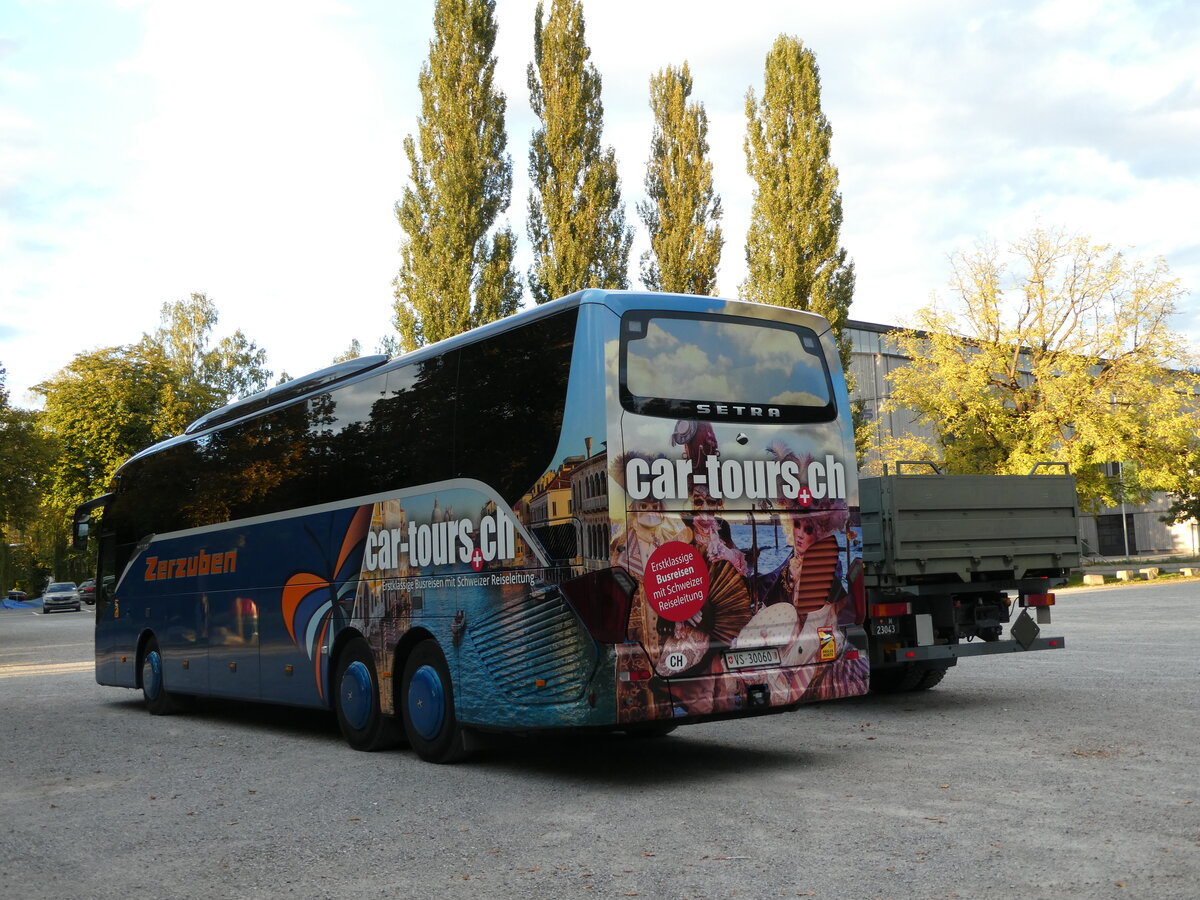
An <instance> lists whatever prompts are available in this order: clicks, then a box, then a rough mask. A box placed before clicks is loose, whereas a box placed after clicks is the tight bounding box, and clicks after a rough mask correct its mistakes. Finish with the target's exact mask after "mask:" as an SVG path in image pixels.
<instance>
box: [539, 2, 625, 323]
mask: <svg viewBox="0 0 1200 900" xmlns="http://www.w3.org/2000/svg"><path fill="white" fill-rule="evenodd" d="M590 56H591V50H590V49H589V48H588V46H587V43H586V42H585V40H584V21H583V4H582V3H581V2H580V0H555V2H554V3H553V5H552V6H551V10H550V16H549V18H548V19H545V20H544V15H543V4H542V3H541V2H539V3H538V6H537V13H536V15H535V17H534V31H533V57H534V61H533V63H531V64H530V65H529V68H528V73H527V74H528V82H529V102H530V105H531V106H532V107H533V111H534V113H535V114H536V115H537V117H538V119H540V120H541V125H540V127H539V128H538V129H537V130H536V131H534V133H533V140H532V143H531V145H530V149H529V177H530V180H531V181H532V182H533V188H532V189H531V190H530V192H529V222H528V229H529V240H530V243H531V244H532V245H533V266H532V268H531V269H530V271H529V289H530V292H531V293H532V294H533V298H534V300H536V301H537V302H538V303H545V302H546V301H547V300H553V299H554V298H556V297H561V296H564V295H565V294H569V293H572V292H574V291H577V290H581V289H582V288H587V287H602V288H625V287H628V286H629V276H628V268H629V248H630V245H631V244H632V243H633V231H632V230H631V229H629V228H627V227H626V225H625V207H624V204H623V203H622V202H621V181H620V179H619V178H618V177H617V159H616V154H615V152H614V151H613V149H612V148H611V147H610V148H608V149H607V150H605V149H602V148H601V146H600V138H601V130H602V128H603V119H604V106H603V104H602V103H601V101H600V75H599V73H598V72H597V71H596V67H595V66H594V65H592V64H591V63H590V62H589V61H588V58H589V57H590Z"/></svg>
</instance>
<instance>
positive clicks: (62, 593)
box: [42, 581, 83, 613]
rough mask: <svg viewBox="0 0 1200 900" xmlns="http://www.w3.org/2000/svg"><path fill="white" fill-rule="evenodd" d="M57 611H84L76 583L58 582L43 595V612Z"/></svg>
mask: <svg viewBox="0 0 1200 900" xmlns="http://www.w3.org/2000/svg"><path fill="white" fill-rule="evenodd" d="M56 609H73V610H75V612H79V611H80V610H81V609H83V604H81V603H80V602H79V589H78V588H77V587H75V582H73V581H56V582H54V583H53V584H51V585H50V587H48V588H46V590H45V591H44V592H43V593H42V612H43V613H48V612H53V611H54V610H56Z"/></svg>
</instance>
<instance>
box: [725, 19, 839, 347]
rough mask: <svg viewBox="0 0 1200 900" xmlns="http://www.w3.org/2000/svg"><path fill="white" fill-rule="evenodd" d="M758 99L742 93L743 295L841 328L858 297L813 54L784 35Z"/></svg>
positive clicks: (773, 51)
mask: <svg viewBox="0 0 1200 900" xmlns="http://www.w3.org/2000/svg"><path fill="white" fill-rule="evenodd" d="M764 74H765V83H764V85H763V94H762V100H761V101H760V100H758V99H756V98H755V94H754V90H753V88H752V89H751V90H750V91H748V92H747V94H746V119H747V120H748V123H749V127H748V129H747V134H746V144H745V147H746V162H747V170H748V171H749V173H750V176H751V177H752V178H753V179H754V182H755V190H754V200H753V208H752V210H751V219H750V228H749V231H748V232H747V234H746V265H747V268H748V272H747V276H746V280H745V281H744V282H743V283H742V296H743V297H744V298H745V299H747V300H754V301H757V302H759V303H770V304H773V305H775V306H787V307H791V308H793V309H803V310H810V311H812V312H815V313H820V314H821V315H822V316H824V317H825V318H827V319H828V320H829V322H830V324H831V325H832V326H833V329H834V333H835V334H836V335H838V348H839V350H840V352H841V356H842V366H843V367H846V366H848V364H849V361H850V346H849V341H848V338H846V337H845V335H844V328H845V325H846V319H847V317H848V315H849V310H850V302H851V300H852V299H853V296H854V263H853V262H852V261H850V260H849V259H848V258H847V256H846V251H845V250H844V249H843V248H842V247H841V246H840V245H839V241H840V237H839V234H840V231H841V227H842V195H841V193H840V192H839V191H838V173H837V168H836V167H835V166H834V165H833V164H832V163H831V162H830V160H829V142H830V137H831V135H832V129H831V128H830V126H829V122H828V120H826V118H825V114H824V113H823V112H822V111H821V77H820V73H819V71H818V69H817V60H816V57H815V56H814V55H813V52H812V51H811V50H809V49H808V48H807V47H805V46H804V45H803V43H801V41H800V40H799V39H798V38H795V37H791V36H788V35H780V36H779V38H778V39H777V40H776V41H775V44H774V46H773V47H772V48H771V51H770V53H768V54H767V61H766V69H765V73H764Z"/></svg>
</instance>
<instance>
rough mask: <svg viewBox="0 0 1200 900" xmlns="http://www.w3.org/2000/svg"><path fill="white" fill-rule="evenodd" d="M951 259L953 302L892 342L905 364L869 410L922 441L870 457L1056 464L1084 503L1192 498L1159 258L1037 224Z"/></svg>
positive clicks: (1179, 351) (978, 469)
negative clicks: (1163, 495) (908, 419)
mask: <svg viewBox="0 0 1200 900" xmlns="http://www.w3.org/2000/svg"><path fill="white" fill-rule="evenodd" d="M952 264H953V277H952V279H951V286H952V289H953V294H954V300H955V303H954V304H953V306H951V307H948V306H946V305H941V304H937V303H935V304H933V305H931V306H928V307H926V308H924V309H922V310H920V311H919V312H918V313H917V315H916V318H915V321H914V322H913V328H911V329H909V330H906V331H903V332H899V333H897V334H894V335H893V337H894V338H895V341H896V343H897V345H898V347H899V349H900V351H901V352H902V353H903V354H904V355H905V356H907V357H908V358H909V360H911V361H910V362H909V363H907V364H906V365H905V366H903V367H901V368H900V369H898V370H897V371H895V372H894V373H893V374H892V375H891V396H890V399H889V400H888V402H887V404H885V409H891V410H902V409H905V408H908V409H911V410H913V411H915V412H916V414H917V419H918V421H920V422H922V423H923V424H925V425H926V426H928V427H929V429H930V431H931V432H932V434H933V435H935V437H934V438H933V439H932V440H930V439H928V438H923V437H920V436H917V435H913V434H911V433H910V434H905V435H903V436H901V437H900V438H899V439H896V440H893V441H892V442H891V444H890V446H885V447H884V448H883V458H884V459H888V458H892V459H895V458H908V459H912V458H919V457H924V458H933V459H937V460H940V461H941V462H942V464H943V465H944V466H945V467H946V469H947V470H948V471H950V472H958V473H997V474H1024V473H1026V472H1028V471H1029V470H1030V469H1031V468H1032V466H1033V465H1034V464H1035V463H1037V462H1041V461H1047V460H1062V461H1065V462H1067V463H1069V464H1070V466H1071V469H1072V471H1073V472H1074V473H1075V476H1076V480H1077V483H1078V487H1079V496H1080V502H1081V504H1083V505H1084V506H1085V507H1086V508H1089V509H1090V508H1095V507H1097V506H1100V505H1115V504H1117V503H1119V502H1121V501H1122V500H1127V501H1130V502H1143V501H1144V500H1145V499H1146V498H1147V497H1148V496H1149V495H1150V494H1151V493H1153V492H1154V491H1169V492H1172V493H1175V494H1177V495H1179V494H1184V493H1187V492H1188V490H1189V488H1190V489H1191V490H1193V491H1194V485H1191V481H1192V478H1193V476H1191V475H1190V474H1189V472H1188V469H1189V465H1188V464H1187V461H1188V460H1192V461H1195V460H1196V459H1197V458H1200V438H1198V435H1197V432H1198V430H1200V419H1198V409H1200V403H1198V402H1197V401H1200V396H1198V391H1200V378H1198V377H1197V375H1196V374H1195V371H1196V370H1195V362H1196V360H1195V358H1194V355H1193V352H1192V350H1191V348H1190V347H1189V344H1188V342H1187V340H1186V339H1185V338H1184V337H1183V336H1182V335H1180V334H1178V333H1177V332H1175V331H1174V330H1172V328H1171V325H1170V319H1171V316H1172V314H1173V313H1174V312H1175V308H1176V303H1177V302H1178V300H1179V298H1180V297H1181V296H1182V294H1183V290H1182V288H1181V286H1180V284H1179V282H1178V280H1177V279H1175V278H1173V277H1172V276H1171V273H1170V270H1169V269H1168V267H1167V265H1166V262H1165V261H1163V260H1161V259H1156V260H1152V261H1148V262H1147V261H1142V260H1137V259H1132V258H1130V257H1129V256H1127V255H1126V254H1125V253H1123V252H1121V251H1119V250H1115V249H1113V248H1112V247H1111V246H1110V245H1107V244H1097V243H1095V242H1093V241H1092V239H1091V238H1089V237H1086V236H1082V235H1075V234H1069V233H1067V232H1066V231H1064V230H1061V229H1043V228H1040V227H1039V228H1036V229H1034V230H1033V231H1032V232H1031V233H1030V234H1029V235H1027V236H1026V237H1023V238H1021V239H1020V240H1018V241H1017V242H1016V243H1014V244H1013V245H1012V246H1011V247H1010V248H1009V250H1008V252H1007V253H1006V254H1002V253H1001V252H1000V250H999V249H998V247H997V246H996V245H995V244H994V243H989V242H982V243H979V244H977V245H976V246H975V247H974V249H973V250H972V251H970V252H963V253H959V254H956V255H955V256H954V257H953V258H952ZM1112 463H1120V464H1121V465H1120V467H1119V468H1118V467H1116V466H1113V465H1107V466H1106V465H1105V464H1112ZM1118 471H1119V476H1118V475H1117V473H1118Z"/></svg>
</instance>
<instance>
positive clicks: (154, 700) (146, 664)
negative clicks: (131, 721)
mask: <svg viewBox="0 0 1200 900" xmlns="http://www.w3.org/2000/svg"><path fill="white" fill-rule="evenodd" d="M142 697H143V698H144V699H145V701H146V709H147V710H149V711H150V714H151V715H153V716H169V715H170V714H171V713H173V712H176V711H177V710H178V709H179V704H178V702H177V701H176V699H175V697H174V696H173V695H172V694H171V692H170V691H168V690H167V687H166V684H165V683H164V681H163V659H162V652H161V651H160V650H159V649H158V640H157V639H155V638H150V640H149V641H148V642H147V643H146V649H145V651H144V652H143V653H142Z"/></svg>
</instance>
